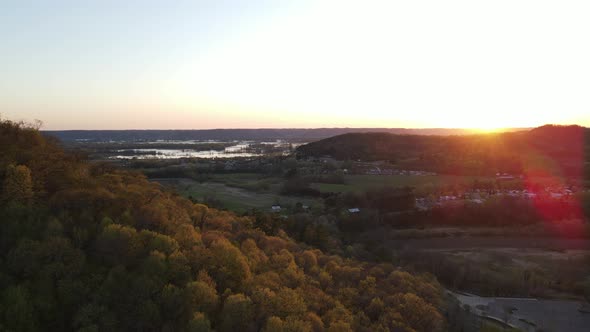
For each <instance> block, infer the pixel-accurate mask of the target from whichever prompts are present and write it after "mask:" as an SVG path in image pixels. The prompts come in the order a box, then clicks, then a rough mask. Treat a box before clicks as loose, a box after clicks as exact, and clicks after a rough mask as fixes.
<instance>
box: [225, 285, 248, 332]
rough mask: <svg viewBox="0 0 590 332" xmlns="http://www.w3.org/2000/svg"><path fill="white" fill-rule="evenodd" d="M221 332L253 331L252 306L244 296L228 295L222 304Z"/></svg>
mask: <svg viewBox="0 0 590 332" xmlns="http://www.w3.org/2000/svg"><path fill="white" fill-rule="evenodd" d="M221 317H222V322H221V326H220V327H219V330H220V331H221V332H225V331H227V332H232V331H244V332H246V331H254V330H255V327H254V326H253V324H252V322H253V318H254V305H253V304H252V300H250V298H249V297H247V296H246V295H244V294H234V295H230V296H229V297H228V298H227V299H226V300H225V302H224V303H223V310H222V312H221Z"/></svg>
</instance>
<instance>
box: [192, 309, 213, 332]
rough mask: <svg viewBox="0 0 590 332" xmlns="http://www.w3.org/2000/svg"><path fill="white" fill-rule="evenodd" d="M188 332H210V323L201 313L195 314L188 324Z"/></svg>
mask: <svg viewBox="0 0 590 332" xmlns="http://www.w3.org/2000/svg"><path fill="white" fill-rule="evenodd" d="M187 330H188V332H210V331H213V330H212V329H211V322H209V320H208V319H207V317H206V316H205V315H204V314H203V313H202V312H197V313H195V315H194V316H193V318H192V319H191V320H190V322H189V323H188V329H187Z"/></svg>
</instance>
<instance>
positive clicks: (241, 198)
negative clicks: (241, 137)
mask: <svg viewBox="0 0 590 332" xmlns="http://www.w3.org/2000/svg"><path fill="white" fill-rule="evenodd" d="M154 180H155V181H157V182H159V183H161V184H163V185H164V186H166V187H170V188H173V189H175V190H176V191H178V192H179V193H180V194H182V195H183V196H185V197H192V198H193V199H196V200H199V201H209V202H210V203H211V202H213V201H214V202H216V203H217V204H219V207H220V208H224V209H228V210H231V211H235V212H238V213H243V212H246V211H248V210H251V209H258V210H262V211H270V208H271V206H272V205H275V204H278V205H280V206H281V208H282V209H283V210H287V211H288V210H290V209H293V208H294V207H295V204H297V203H298V202H300V203H302V204H304V205H308V206H310V207H314V205H317V204H318V202H317V201H314V200H313V199H308V198H299V197H292V196H284V195H280V194H279V193H278V187H279V186H278V184H276V183H273V182H272V181H269V182H268V187H267V186H266V185H264V186H262V187H266V189H261V190H259V191H253V190H247V189H244V187H249V186H251V187H253V188H256V187H258V184H259V183H260V180H258V178H257V177H256V175H252V176H250V174H248V175H247V176H245V175H244V174H236V175H234V176H231V175H229V176H228V175H223V180H224V181H225V182H227V184H225V183H222V182H215V180H216V177H214V178H212V179H210V180H209V181H206V182H198V181H195V180H191V179H185V178H167V179H154ZM264 183H266V182H264Z"/></svg>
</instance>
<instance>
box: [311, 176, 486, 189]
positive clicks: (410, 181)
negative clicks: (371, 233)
mask: <svg viewBox="0 0 590 332" xmlns="http://www.w3.org/2000/svg"><path fill="white" fill-rule="evenodd" d="M476 180H477V181H489V180H494V178H490V177H481V176H460V175H426V176H415V175H346V176H345V183H344V184H331V183H314V184H313V185H312V187H314V188H315V189H317V190H319V191H321V192H361V191H366V190H370V189H375V188H380V187H385V186H391V187H404V186H409V187H414V188H416V189H418V190H419V189H420V188H428V187H437V186H454V185H470V184H472V183H473V182H474V181H476Z"/></svg>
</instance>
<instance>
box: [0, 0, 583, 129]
mask: <svg viewBox="0 0 590 332" xmlns="http://www.w3.org/2000/svg"><path fill="white" fill-rule="evenodd" d="M588 17H590V2H589V1H587V0H584V1H567V0H560V1H543V0H535V1H527V0H509V1H504V0H495V1H476V0H467V1H454V0H447V1H419V0H415V1H393V0H392V1H371V0H368V1H319V0H318V1H305V0H301V1H287V0H285V1H241V0H240V1H226V0H221V1H150V0H143V1H134V0H126V1H111V0H101V1H99V0H95V1H79V0H78V1H60V0H52V1H50V0H46V1H41V0H39V1H28V0H15V1H10V0H0V117H2V118H5V119H6V118H7V119H11V120H28V121H31V120H34V119H39V120H42V121H43V123H44V127H43V128H44V129H204V128H299V127H302V128H314V127H408V128H415V127H422V128H480V129H495V128H505V127H532V126H538V125H543V124H546V123H555V124H574V123H575V124H580V125H584V126H588V127H590V60H588V59H590V42H589V41H590V20H589V19H588Z"/></svg>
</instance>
